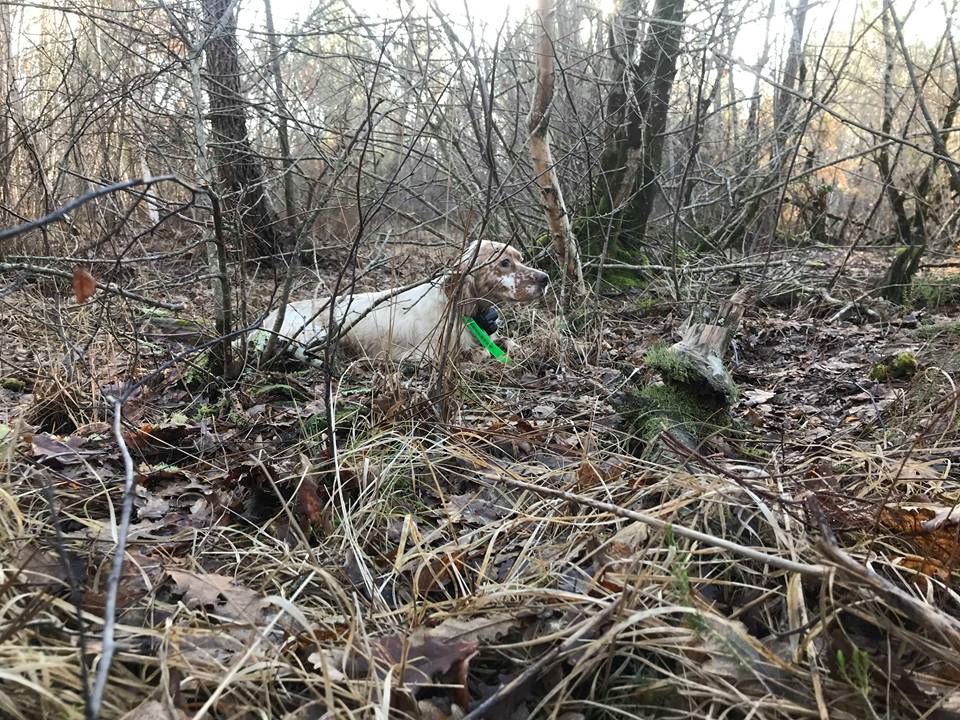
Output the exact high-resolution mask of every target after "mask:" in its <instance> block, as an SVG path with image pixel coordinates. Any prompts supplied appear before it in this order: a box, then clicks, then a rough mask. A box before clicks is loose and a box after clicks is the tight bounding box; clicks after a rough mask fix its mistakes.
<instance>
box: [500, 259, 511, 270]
mask: <svg viewBox="0 0 960 720" xmlns="http://www.w3.org/2000/svg"><path fill="white" fill-rule="evenodd" d="M500 267H502V268H507V267H510V258H504V259H503V260H501V261H500Z"/></svg>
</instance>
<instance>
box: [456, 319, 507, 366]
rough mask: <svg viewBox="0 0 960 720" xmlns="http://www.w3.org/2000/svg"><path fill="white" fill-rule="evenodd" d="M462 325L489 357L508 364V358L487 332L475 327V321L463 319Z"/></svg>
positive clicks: (477, 326)
mask: <svg viewBox="0 0 960 720" xmlns="http://www.w3.org/2000/svg"><path fill="white" fill-rule="evenodd" d="M463 323H464V325H466V326H467V328H468V329H469V330H470V332H471V333H472V334H473V336H474V337H475V338H476V339H477V342H478V343H480V344H481V345H483V347H484V348H486V350H487V352H488V353H490V355H492V356H493V357H495V358H496V359H497V360H499V361H500V362H502V363H509V362H510V358H508V357H507V354H506V353H505V352H504V351H503V350H501V349H500V347H499V346H498V345H497V344H496V343H495V342H494V341H493V340H492V339H491V338H490V336H489V335H487V332H486V331H485V330H484V329H483V328H482V327H480V326H479V325H477V321H476V320H474V319H473V318H472V317H464V318H463Z"/></svg>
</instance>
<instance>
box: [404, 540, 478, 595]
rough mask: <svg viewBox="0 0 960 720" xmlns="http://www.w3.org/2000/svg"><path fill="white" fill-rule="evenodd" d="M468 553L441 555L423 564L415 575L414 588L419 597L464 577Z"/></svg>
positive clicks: (459, 552) (446, 553)
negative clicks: (465, 560)
mask: <svg viewBox="0 0 960 720" xmlns="http://www.w3.org/2000/svg"><path fill="white" fill-rule="evenodd" d="M465 556H466V552H464V551H462V550H461V551H458V552H455V553H449V552H445V553H441V554H440V555H437V556H435V557H433V558H431V559H430V561H429V562H426V563H424V564H422V565H421V566H420V567H419V568H418V569H417V572H416V574H415V576H414V577H415V581H414V587H415V589H416V592H417V595H419V596H421V597H422V596H423V595H426V594H427V593H429V592H431V591H433V590H439V589H441V588H443V586H445V585H447V584H448V583H452V582H455V581H456V579H457V578H458V577H461V576H462V575H463V570H464V562H463V560H464V557H465Z"/></svg>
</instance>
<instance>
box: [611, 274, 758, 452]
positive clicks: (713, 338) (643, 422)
mask: <svg viewBox="0 0 960 720" xmlns="http://www.w3.org/2000/svg"><path fill="white" fill-rule="evenodd" d="M747 299H748V294H747V292H746V291H744V290H739V291H737V292H736V293H735V294H734V295H733V296H732V297H731V298H730V299H729V300H726V301H725V302H724V303H722V304H721V307H720V309H719V310H718V312H717V314H716V316H715V318H713V320H712V321H711V322H709V323H693V324H690V325H688V326H687V328H686V329H685V330H684V332H683V336H682V338H681V340H680V341H679V342H677V343H675V344H673V345H671V346H669V347H668V346H665V345H658V346H655V347H653V348H651V349H650V350H649V351H648V352H647V354H646V357H645V361H646V363H647V365H648V366H649V367H651V368H653V369H654V370H656V371H657V372H658V373H659V375H660V381H659V382H657V383H655V384H652V385H648V386H647V387H644V388H640V389H637V390H635V391H634V392H633V393H632V394H631V396H630V399H629V400H628V401H627V408H626V412H627V414H628V416H629V419H630V422H631V426H632V429H633V431H634V433H635V435H636V437H637V440H638V441H639V444H640V446H641V448H642V450H643V452H644V453H645V454H651V453H652V454H658V453H659V452H661V451H662V449H660V448H658V446H659V445H660V443H658V442H657V441H658V439H659V438H660V437H661V436H662V434H663V433H665V432H668V433H670V434H671V435H672V436H673V437H674V438H676V439H677V440H679V441H680V442H682V443H683V444H684V445H686V446H687V447H689V448H691V449H695V448H697V447H698V446H699V445H700V444H701V442H702V441H703V440H704V439H705V438H706V437H708V436H709V435H712V434H713V433H715V432H717V431H718V430H722V429H723V428H725V427H727V426H728V425H729V424H730V422H729V413H728V411H729V408H730V406H731V405H732V404H733V403H734V402H735V401H736V399H737V395H738V390H737V386H736V383H735V382H734V381H733V378H732V377H731V375H730V372H729V371H728V370H727V368H726V367H725V365H724V362H723V358H724V356H725V355H726V353H727V351H728V350H729V348H730V342H731V341H732V340H733V336H734V335H735V334H736V332H737V328H738V327H739V325H740V320H741V319H742V318H743V311H744V305H745V303H746V301H747Z"/></svg>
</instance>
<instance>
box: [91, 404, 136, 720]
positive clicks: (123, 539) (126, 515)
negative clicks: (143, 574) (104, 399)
mask: <svg viewBox="0 0 960 720" xmlns="http://www.w3.org/2000/svg"><path fill="white" fill-rule="evenodd" d="M122 419H123V402H122V401H121V400H118V399H116V398H114V399H113V435H114V438H115V439H116V441H117V447H118V448H120V454H121V455H122V456H123V471H124V478H125V480H124V484H123V500H122V507H121V510H120V525H119V527H118V528H117V540H116V541H117V547H116V550H115V551H114V555H113V568H112V569H111V570H110V577H108V578H107V593H106V600H105V602H104V608H103V638H102V640H101V646H102V650H101V655H100V665H99V666H98V667H97V678H96V680H95V682H94V685H93V693H92V694H91V696H90V705H89V712H88V716H89V717H90V718H92V719H93V720H96V718H97V717H99V715H100V706H101V705H102V704H103V692H104V690H105V689H106V686H107V676H108V675H109V674H110V663H111V662H112V660H113V653H114V650H115V649H116V644H115V643H114V638H113V633H114V629H115V627H116V622H117V618H116V614H117V591H118V590H119V587H120V576H121V575H122V574H123V559H124V555H125V554H126V548H127V535H128V533H129V531H130V516H131V515H133V496H134V472H133V458H132V457H130V451H129V450H128V449H127V443H126V441H125V440H124V439H123V429H122V427H121V420H122Z"/></svg>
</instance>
